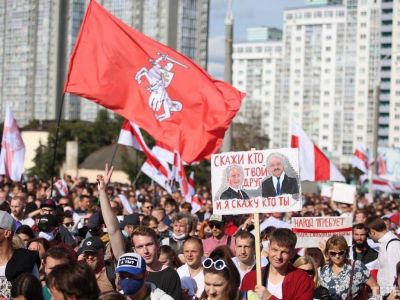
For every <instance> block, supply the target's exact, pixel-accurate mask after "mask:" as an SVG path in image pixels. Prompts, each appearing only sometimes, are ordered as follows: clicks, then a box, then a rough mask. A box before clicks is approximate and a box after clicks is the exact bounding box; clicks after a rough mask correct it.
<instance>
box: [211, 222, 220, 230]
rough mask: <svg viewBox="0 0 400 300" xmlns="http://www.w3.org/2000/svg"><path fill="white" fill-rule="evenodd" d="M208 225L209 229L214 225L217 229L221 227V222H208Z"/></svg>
mask: <svg viewBox="0 0 400 300" xmlns="http://www.w3.org/2000/svg"><path fill="white" fill-rule="evenodd" d="M208 226H210V228H211V229H213V228H214V227H215V228H217V229H221V227H222V224H221V223H209V224H208Z"/></svg>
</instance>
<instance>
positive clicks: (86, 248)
mask: <svg viewBox="0 0 400 300" xmlns="http://www.w3.org/2000/svg"><path fill="white" fill-rule="evenodd" d="M100 249H104V244H103V242H102V240H101V239H100V238H99V237H97V236H91V237H88V238H86V239H85V240H84V241H83V242H82V245H81V247H80V248H79V253H84V252H96V253H97V252H98V251H99V250H100Z"/></svg>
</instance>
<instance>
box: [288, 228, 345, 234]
mask: <svg viewBox="0 0 400 300" xmlns="http://www.w3.org/2000/svg"><path fill="white" fill-rule="evenodd" d="M292 231H293V232H294V233H297V232H299V233H300V232H303V233H336V232H351V231H352V228H351V227H346V228H339V229H304V228H292Z"/></svg>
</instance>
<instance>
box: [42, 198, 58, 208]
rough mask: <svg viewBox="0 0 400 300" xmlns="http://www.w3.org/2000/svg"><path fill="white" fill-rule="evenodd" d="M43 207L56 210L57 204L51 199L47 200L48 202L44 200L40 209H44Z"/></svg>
mask: <svg viewBox="0 0 400 300" xmlns="http://www.w3.org/2000/svg"><path fill="white" fill-rule="evenodd" d="M43 207H50V208H53V209H56V203H55V202H54V201H53V200H51V199H46V200H43V201H42V203H40V208H43Z"/></svg>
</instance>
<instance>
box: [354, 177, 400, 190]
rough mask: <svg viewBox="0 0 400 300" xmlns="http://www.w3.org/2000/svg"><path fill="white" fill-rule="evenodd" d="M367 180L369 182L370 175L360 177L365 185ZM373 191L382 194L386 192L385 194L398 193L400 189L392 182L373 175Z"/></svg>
mask: <svg viewBox="0 0 400 300" xmlns="http://www.w3.org/2000/svg"><path fill="white" fill-rule="evenodd" d="M367 180H368V175H363V176H361V177H360V181H361V182H362V183H364V182H365V181H367ZM372 190H373V191H380V192H384V193H396V192H398V191H399V190H400V189H399V188H398V186H397V185H395V184H394V183H393V182H391V181H390V180H388V179H385V178H383V177H380V176H377V175H373V176H372Z"/></svg>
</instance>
